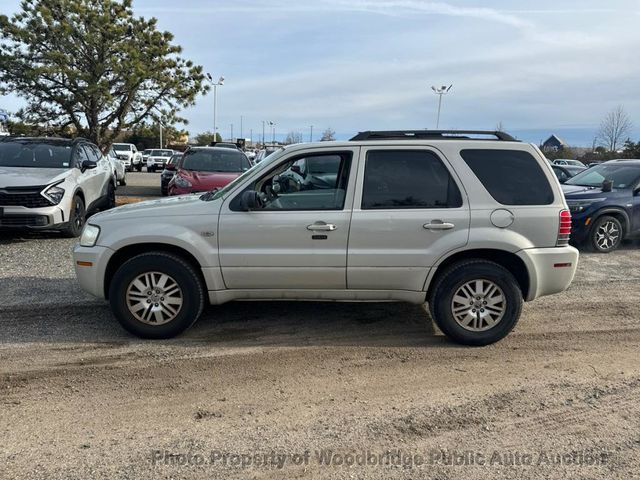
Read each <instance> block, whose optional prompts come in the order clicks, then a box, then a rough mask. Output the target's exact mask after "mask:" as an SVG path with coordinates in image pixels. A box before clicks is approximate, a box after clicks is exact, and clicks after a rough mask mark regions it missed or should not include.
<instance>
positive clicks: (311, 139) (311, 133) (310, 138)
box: [309, 125, 313, 142]
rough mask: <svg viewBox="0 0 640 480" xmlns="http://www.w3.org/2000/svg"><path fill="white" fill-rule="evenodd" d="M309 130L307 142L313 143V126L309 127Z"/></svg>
mask: <svg viewBox="0 0 640 480" xmlns="http://www.w3.org/2000/svg"><path fill="white" fill-rule="evenodd" d="M309 128H311V132H309V141H310V142H313V125H310V126H309Z"/></svg>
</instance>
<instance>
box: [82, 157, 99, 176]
mask: <svg viewBox="0 0 640 480" xmlns="http://www.w3.org/2000/svg"><path fill="white" fill-rule="evenodd" d="M97 166H98V164H97V162H94V161H93V160H83V161H82V163H81V164H80V171H81V172H83V173H84V172H85V171H86V170H93V169H94V168H96V167H97Z"/></svg>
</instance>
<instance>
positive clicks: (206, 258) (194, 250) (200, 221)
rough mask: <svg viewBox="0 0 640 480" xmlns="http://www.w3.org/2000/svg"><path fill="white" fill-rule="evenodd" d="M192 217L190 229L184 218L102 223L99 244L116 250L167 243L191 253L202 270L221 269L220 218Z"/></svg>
mask: <svg viewBox="0 0 640 480" xmlns="http://www.w3.org/2000/svg"><path fill="white" fill-rule="evenodd" d="M188 218H189V226H187V225H185V224H181V220H183V219H182V218H181V217H169V219H168V220H166V221H163V219H161V218H153V222H152V223H149V224H145V222H144V220H142V219H140V218H136V219H132V220H130V221H123V220H118V221H114V222H100V236H99V237H98V242H97V244H98V245H100V246H104V247H108V248H110V249H112V250H114V251H118V250H121V249H123V248H125V247H128V246H132V245H140V244H166V245H171V246H174V247H178V248H181V249H183V250H185V251H187V252H189V253H190V254H191V255H192V256H193V257H194V258H195V259H196V260H197V261H198V263H199V264H200V266H201V267H202V268H207V267H218V266H219V262H218V242H217V231H216V229H217V223H218V222H217V219H214V218H212V216H210V215H198V216H189V217H188ZM89 222H90V221H89Z"/></svg>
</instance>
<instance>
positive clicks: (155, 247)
mask: <svg viewBox="0 0 640 480" xmlns="http://www.w3.org/2000/svg"><path fill="white" fill-rule="evenodd" d="M151 252H162V253H170V254H173V255H176V256H178V257H180V258H182V259H183V260H184V261H186V262H187V263H189V264H190V265H191V266H192V267H194V269H195V270H196V272H197V273H198V277H199V278H200V281H201V282H202V286H203V288H204V289H205V290H206V289H207V282H206V279H205V278H204V274H203V273H202V265H200V262H198V260H197V259H196V257H194V256H193V255H192V254H191V253H190V252H189V251H187V250H185V249H184V248H181V247H179V246H176V245H171V244H168V243H135V244H131V245H126V246H124V247H122V248H120V249H119V250H117V251H116V252H115V253H114V254H113V255H112V256H111V258H109V262H108V263H107V267H106V269H105V274H104V286H103V288H104V298H105V299H107V300H108V299H109V288H110V287H111V281H112V280H113V276H114V275H115V273H116V272H117V271H118V268H120V266H121V265H122V264H123V263H124V262H126V261H127V260H129V259H131V258H133V257H135V256H136V255H139V254H142V253H151Z"/></svg>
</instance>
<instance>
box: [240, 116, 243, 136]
mask: <svg viewBox="0 0 640 480" xmlns="http://www.w3.org/2000/svg"><path fill="white" fill-rule="evenodd" d="M242 133H243V132H242V115H240V138H242Z"/></svg>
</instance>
